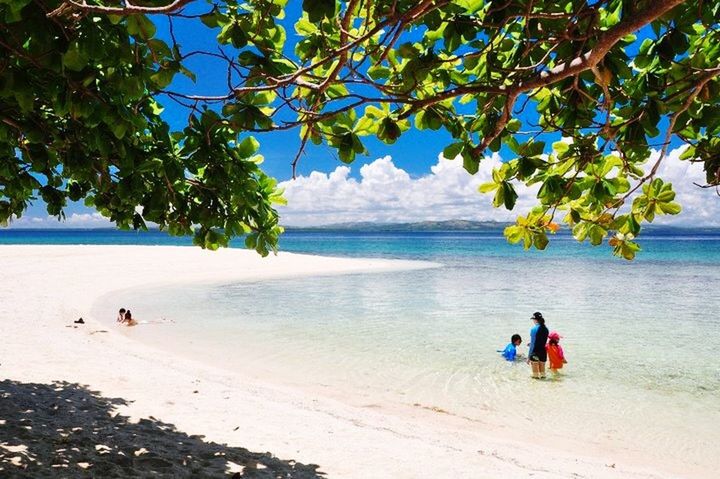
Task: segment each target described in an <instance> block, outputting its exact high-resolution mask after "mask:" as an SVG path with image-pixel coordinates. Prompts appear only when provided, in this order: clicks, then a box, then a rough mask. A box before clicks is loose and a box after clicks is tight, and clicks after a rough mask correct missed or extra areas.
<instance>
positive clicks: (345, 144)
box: [0, 0, 720, 259]
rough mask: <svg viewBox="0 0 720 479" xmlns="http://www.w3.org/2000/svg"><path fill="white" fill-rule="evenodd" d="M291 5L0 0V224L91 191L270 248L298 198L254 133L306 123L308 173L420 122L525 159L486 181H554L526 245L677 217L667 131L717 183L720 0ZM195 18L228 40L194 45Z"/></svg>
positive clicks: (540, 199) (475, 147) (56, 211)
mask: <svg viewBox="0 0 720 479" xmlns="http://www.w3.org/2000/svg"><path fill="white" fill-rule="evenodd" d="M288 3H292V4H295V3H298V4H299V2H287V0H247V1H245V2H242V3H241V2H237V1H234V0H230V1H210V2H209V3H206V2H203V1H192V0H174V1H171V2H168V1H167V0H166V1H153V0H138V1H130V0H101V1H95V0H64V1H59V0H0V222H7V221H9V220H10V219H11V218H12V217H13V215H14V216H20V215H22V213H23V212H24V211H25V209H26V208H27V207H28V204H29V202H31V201H33V200H34V199H36V198H37V197H40V198H42V200H43V201H44V202H45V203H47V209H48V212H49V213H50V214H51V215H58V216H61V215H62V214H63V208H64V207H65V206H66V204H67V202H68V201H78V200H82V199H84V201H85V203H86V204H87V205H88V206H92V207H94V208H96V209H97V210H98V211H99V212H100V213H102V214H103V215H105V216H106V217H108V218H109V219H110V220H111V221H113V222H115V223H116V224H117V225H118V226H120V227H123V228H136V229H138V228H145V227H146V223H148V222H152V223H155V224H157V225H159V227H160V228H161V229H165V230H167V231H168V232H169V233H170V234H173V235H186V234H188V235H189V234H193V235H194V238H195V242H196V244H199V245H201V246H203V247H207V248H217V247H218V246H222V245H226V244H227V242H228V240H229V239H230V238H232V237H235V236H241V235H246V244H247V245H248V247H250V248H255V249H257V251H258V252H260V253H261V254H267V253H268V251H269V250H271V249H273V248H275V247H276V244H277V238H278V235H279V234H280V233H281V231H282V228H281V227H280V226H279V225H278V215H277V212H276V211H275V209H274V207H273V204H274V203H278V202H282V201H283V199H282V196H281V192H280V191H278V189H277V186H276V181H275V180H274V179H272V178H270V177H268V176H267V175H266V174H264V173H263V171H262V170H261V169H260V166H259V165H260V163H261V161H262V156H261V155H260V154H259V153H258V152H259V151H261V149H260V144H259V142H258V140H257V139H256V138H255V137H258V134H260V133H263V132H273V131H277V130H287V129H293V128H294V129H297V131H298V134H299V136H300V148H299V150H298V151H292V152H289V153H288V155H289V156H288V162H289V163H291V164H292V166H293V171H294V167H295V165H296V164H297V162H298V161H299V159H300V158H301V154H302V152H303V150H304V149H305V147H306V145H307V144H308V143H309V142H311V143H315V144H327V145H328V146H330V147H331V148H333V149H334V150H336V151H337V155H338V157H339V159H340V160H341V161H343V162H346V163H351V162H352V161H353V160H354V159H355V158H356V156H357V155H359V154H366V153H367V149H366V145H365V143H364V140H366V139H367V137H369V136H375V137H377V138H378V139H379V140H381V141H383V142H385V143H388V144H392V143H394V142H395V141H396V140H397V139H398V138H399V137H400V136H401V135H402V134H403V133H404V132H406V131H407V130H409V129H410V128H416V129H420V130H441V129H442V130H446V131H447V132H448V133H449V134H450V135H451V136H452V138H453V140H452V142H451V143H450V144H448V145H447V147H446V148H445V149H444V152H443V154H444V156H445V157H447V158H449V159H455V161H462V163H463V166H464V168H465V169H466V170H467V171H468V172H469V173H470V174H474V173H476V172H477V171H478V165H479V163H480V162H481V161H482V160H483V158H484V156H485V155H486V154H488V152H497V151H500V150H501V149H502V150H503V152H511V155H512V157H511V158H508V161H507V162H505V163H503V165H502V166H501V167H499V168H497V169H496V170H495V171H494V172H493V181H492V182H491V183H488V184H484V185H482V186H481V188H480V189H481V191H482V192H492V193H493V194H494V198H493V203H494V205H495V206H496V207H505V208H508V209H512V208H513V206H514V204H515V200H516V198H517V194H516V191H515V187H516V186H517V185H518V184H520V183H524V184H527V185H533V184H537V185H538V186H539V190H538V194H537V207H536V208H534V209H533V210H532V211H530V212H523V213H526V214H524V216H520V217H518V219H517V223H516V224H515V225H513V226H510V227H508V228H507V229H506V230H505V234H506V236H507V237H508V239H509V240H510V241H511V242H521V243H523V244H524V246H525V247H526V248H529V247H536V248H539V249H544V248H545V247H546V245H547V243H548V234H549V233H554V232H556V231H557V230H558V229H559V228H560V227H561V226H560V224H566V225H567V227H568V228H570V229H571V230H572V233H573V235H574V236H575V237H576V238H577V239H578V240H579V241H585V240H588V241H589V242H591V243H592V244H594V245H598V244H601V243H603V242H604V241H606V240H607V242H608V243H609V244H610V246H612V247H613V250H614V252H615V254H617V255H620V256H623V257H625V258H628V259H631V258H633V257H634V255H635V252H636V251H637V250H638V249H639V246H638V245H637V243H635V241H634V238H635V237H636V236H637V235H638V234H639V233H640V230H641V225H642V224H643V223H647V222H652V221H653V220H654V219H655V217H656V216H657V215H663V214H677V213H679V212H680V205H679V204H677V203H676V202H675V201H674V198H675V193H674V192H673V189H672V185H671V184H669V183H666V182H664V181H663V179H662V178H659V177H658V176H657V171H658V167H659V165H660V164H661V162H662V161H664V160H665V157H666V156H667V152H668V149H669V148H670V146H671V145H676V146H680V145H686V149H685V151H684V153H683V155H682V157H683V159H685V160H687V161H694V162H701V163H702V164H703V166H704V170H705V172H706V175H707V178H706V180H707V182H706V184H703V185H698V186H699V187H717V186H718V185H719V184H720V136H719V135H718V134H719V133H720V104H719V102H720V82H719V81H718V75H719V74H720V28H719V27H720V25H719V22H720V0H706V1H703V2H689V1H683V0H597V1H595V2H586V1H580V0H554V1H545V0H452V1H451V0H348V1H336V0H303V1H302V9H300V8H299V7H298V5H294V6H292V5H288ZM180 22H184V23H186V24H187V23H188V22H192V23H193V24H195V27H194V28H195V29H194V34H195V35H208V36H212V37H214V38H215V39H216V43H217V48H215V49H208V50H207V51H201V50H195V51H189V50H188V49H186V48H184V47H183V40H182V38H180V37H178V35H177V34H176V28H175V27H176V25H178V24H179V23H180ZM293 30H294V31H293ZM191 58H193V59H197V58H205V59H207V61H212V62H215V63H216V64H218V63H219V64H221V65H222V69H221V70H218V71H222V73H223V75H224V76H225V77H226V81H225V82H224V83H225V86H224V87H223V89H222V90H221V91H208V92H201V93H197V92H195V91H182V90H181V89H178V88H177V85H178V82H177V81H176V80H177V78H178V77H179V76H184V77H187V78H189V79H192V80H194V79H195V78H196V77H195V75H196V74H198V72H193V71H191V70H190V69H189V68H188V66H187V65H188V62H189V61H190V59H191ZM200 74H202V73H200ZM169 103H173V104H178V105H182V106H183V107H184V108H185V109H186V111H187V119H186V121H184V125H183V126H182V128H173V127H172V126H171V123H170V122H169V120H168V119H167V118H166V115H164V114H163V108H164V107H165V106H167V105H168V104H169ZM253 135H254V136H253Z"/></svg>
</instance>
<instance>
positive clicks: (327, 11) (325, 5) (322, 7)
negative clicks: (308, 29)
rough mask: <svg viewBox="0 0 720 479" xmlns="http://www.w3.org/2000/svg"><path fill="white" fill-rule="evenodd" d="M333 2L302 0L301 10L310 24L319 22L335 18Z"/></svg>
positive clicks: (333, 0) (332, 0)
mask: <svg viewBox="0 0 720 479" xmlns="http://www.w3.org/2000/svg"><path fill="white" fill-rule="evenodd" d="M335 8H336V3H335V0H303V3H302V9H303V10H304V11H305V12H306V13H307V14H308V18H309V19H310V21H311V22H320V21H322V20H323V19H324V18H329V19H331V18H333V17H334V16H335Z"/></svg>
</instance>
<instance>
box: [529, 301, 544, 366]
mask: <svg viewBox="0 0 720 479" xmlns="http://www.w3.org/2000/svg"><path fill="white" fill-rule="evenodd" d="M530 319H532V320H533V322H534V323H535V326H533V327H532V329H531V330H530V351H529V352H528V363H530V367H531V368H532V377H533V378H534V379H545V361H547V350H546V349H545V344H546V343H547V339H548V328H547V326H545V318H543V315H542V313H540V312H535V313H533V315H532V316H531V317H530Z"/></svg>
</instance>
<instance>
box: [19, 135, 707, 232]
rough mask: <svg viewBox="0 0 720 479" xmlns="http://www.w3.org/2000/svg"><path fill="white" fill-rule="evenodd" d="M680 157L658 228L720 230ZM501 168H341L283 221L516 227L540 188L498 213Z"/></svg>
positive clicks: (698, 176)
mask: <svg viewBox="0 0 720 479" xmlns="http://www.w3.org/2000/svg"><path fill="white" fill-rule="evenodd" d="M681 152H682V150H681V149H679V148H678V149H675V150H672V151H670V152H669V153H668V156H667V158H666V159H665V161H664V162H663V163H662V165H661V167H660V169H659V171H658V176H660V177H661V178H663V179H664V180H665V181H670V182H672V183H673V187H674V189H675V191H676V192H677V197H676V201H678V202H679V203H680V204H682V206H683V211H682V213H680V214H679V215H677V216H658V217H657V218H656V220H655V222H656V223H660V224H674V225H685V226H720V197H718V196H717V194H716V192H715V190H714V189H712V188H710V189H702V188H698V187H697V186H695V185H693V183H699V184H704V182H705V174H704V173H703V170H702V165H701V164H698V163H690V162H687V161H680V160H679V159H678V157H679V156H680V153H681ZM656 155H657V153H656ZM500 164H501V161H500V156H499V155H497V154H494V155H492V156H491V157H487V158H485V159H484V160H483V161H481V162H480V170H479V171H478V173H477V174H475V175H469V174H468V173H467V172H466V171H465V170H464V169H463V167H462V161H461V160H460V159H456V160H452V161H450V160H446V159H444V158H443V157H442V155H439V156H438V161H437V163H436V164H435V165H433V166H432V167H431V169H430V170H431V171H430V173H428V174H426V175H423V176H420V177H415V178H414V177H412V176H411V175H410V174H408V172H407V171H405V170H403V169H402V168H398V167H397V166H395V164H394V163H393V161H392V159H391V158H390V157H389V156H386V157H384V158H379V159H377V160H375V161H373V162H372V163H369V164H366V165H363V166H362V167H360V178H359V179H355V178H353V177H351V176H350V171H351V170H350V167H347V166H338V167H337V168H335V170H334V171H332V172H330V173H322V172H319V171H314V172H312V173H311V174H310V175H308V176H301V177H299V178H297V179H295V180H291V181H285V182H283V183H281V184H280V186H281V187H283V188H285V197H286V198H287V199H288V205H287V206H285V207H281V208H280V214H281V220H282V223H283V224H285V225H291V226H310V225H324V224H332V223H344V222H358V221H378V222H413V221H424V220H433V221H439V220H449V219H467V220H477V221H492V220H494V221H514V220H515V218H516V217H517V215H518V214H525V213H526V212H527V211H529V210H530V208H532V207H533V206H534V205H535V204H536V201H537V200H536V198H535V195H536V192H537V187H533V188H527V187H524V186H520V187H518V188H517V193H518V196H519V197H518V202H517V205H516V206H515V209H514V210H513V211H507V210H505V209H504V208H493V206H492V195H491V194H490V195H482V194H480V193H478V191H477V189H478V186H479V185H480V184H481V183H485V182H488V181H490V180H491V172H492V169H493V168H494V167H496V166H498V165H500ZM649 164H652V159H651V162H650V163H649ZM112 226H113V224H112V223H110V222H109V221H108V220H107V219H106V218H104V217H103V216H102V215H100V214H99V213H95V212H88V213H73V214H71V215H70V216H68V217H67V219H66V220H65V221H64V222H59V221H58V220H57V219H56V218H55V217H52V216H46V217H32V216H30V217H28V216H23V217H22V218H20V219H15V220H14V221H13V222H12V223H11V227H16V228H63V227H64V228H104V227H112Z"/></svg>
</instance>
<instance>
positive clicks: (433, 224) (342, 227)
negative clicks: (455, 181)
mask: <svg viewBox="0 0 720 479" xmlns="http://www.w3.org/2000/svg"><path fill="white" fill-rule="evenodd" d="M511 224H513V223H509V222H502V221H471V220H444V221H418V222H412V223H381V222H373V221H359V222H348V223H333V224H328V225H319V226H285V230H286V231H298V232H302V231H306V232H312V231H326V232H332V231H335V232H343V231H347V232H351V231H352V232H368V233H382V232H386V233H387V232H399V233H404V232H423V231H469V232H498V233H502V231H503V230H504V229H505V227H506V226H508V225H511ZM563 226H566V225H563ZM569 233H570V231H569V229H568V228H567V227H563V229H561V230H560V233H559V234H561V235H562V234H569ZM648 234H654V235H663V236H664V235H690V234H692V235H698V234H699V235H706V234H707V235H718V234H720V228H718V227H686V226H667V225H644V226H643V235H645V236H647V235H648Z"/></svg>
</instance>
